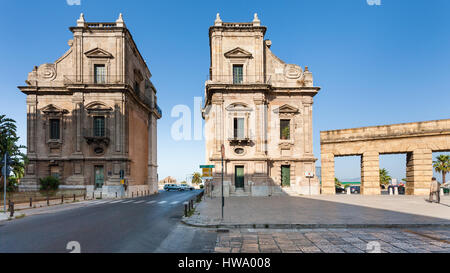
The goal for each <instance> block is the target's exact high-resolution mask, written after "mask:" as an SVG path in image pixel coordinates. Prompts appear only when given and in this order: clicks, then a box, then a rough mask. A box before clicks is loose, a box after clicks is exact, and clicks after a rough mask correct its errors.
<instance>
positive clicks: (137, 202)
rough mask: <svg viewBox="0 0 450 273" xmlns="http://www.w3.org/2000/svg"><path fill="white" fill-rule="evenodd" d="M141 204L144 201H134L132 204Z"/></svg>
mask: <svg viewBox="0 0 450 273" xmlns="http://www.w3.org/2000/svg"><path fill="white" fill-rule="evenodd" d="M143 202H145V200H141V201H136V202H134V203H133V204H139V203H143Z"/></svg>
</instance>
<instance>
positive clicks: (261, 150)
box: [203, 14, 320, 196]
mask: <svg viewBox="0 0 450 273" xmlns="http://www.w3.org/2000/svg"><path fill="white" fill-rule="evenodd" d="M265 33H266V27H264V26H261V25H260V20H259V19H258V16H257V15H256V14H255V16H254V19H253V21H252V22H249V23H226V22H222V20H221V18H220V16H219V14H217V18H216V20H215V22H214V26H212V27H210V29H209V39H210V48H211V50H210V58H211V65H210V74H209V80H207V81H206V88H205V107H204V109H203V118H204V119H205V135H206V160H207V162H208V163H209V164H213V165H215V169H214V178H213V182H212V183H213V185H215V188H214V191H213V192H214V194H215V195H219V194H220V190H219V188H220V181H221V146H222V144H223V145H224V147H225V172H224V176H225V178H224V185H225V190H224V191H225V196H228V195H235V196H238V195H243V196H250V195H251V196H268V195H275V194H282V193H288V194H310V193H311V194H318V193H319V182H318V180H317V178H312V179H308V178H307V177H306V176H305V173H306V172H314V170H315V161H316V158H314V155H313V143H312V104H313V97H314V96H315V95H316V94H317V93H318V91H319V90H320V88H319V87H315V86H314V85H313V77H312V73H311V72H310V71H308V68H307V67H305V69H302V68H301V67H300V66H298V65H295V64H287V63H284V62H283V61H281V60H280V59H279V58H278V57H276V56H275V55H274V54H273V53H272V51H271V50H270V47H271V44H272V43H271V41H270V40H264V35H265Z"/></svg>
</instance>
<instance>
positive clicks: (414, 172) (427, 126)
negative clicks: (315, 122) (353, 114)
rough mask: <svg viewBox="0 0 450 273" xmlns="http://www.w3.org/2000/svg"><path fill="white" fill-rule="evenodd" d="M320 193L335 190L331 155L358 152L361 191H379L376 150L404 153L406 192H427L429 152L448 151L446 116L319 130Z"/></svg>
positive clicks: (449, 125)
mask: <svg viewBox="0 0 450 273" xmlns="http://www.w3.org/2000/svg"><path fill="white" fill-rule="evenodd" d="M320 150H321V161H322V193H323V194H335V193H336V191H335V186H334V177H335V175H334V158H335V157H336V156H352V155H358V156H361V194H365V195H374V194H380V177H379V171H380V163H379V155H380V154H400V153H405V154H406V194H409V195H427V194H429V193H430V183H431V177H432V176H433V158H432V153H433V152H447V151H450V119H443V120H433V121H425V122H413V123H402V124H392V125H383V126H372V127H362V128H353V129H344V130H333V131H323V132H320Z"/></svg>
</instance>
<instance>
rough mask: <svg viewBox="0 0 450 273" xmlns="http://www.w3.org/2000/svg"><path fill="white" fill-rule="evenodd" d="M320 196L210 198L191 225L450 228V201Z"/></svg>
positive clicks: (215, 226)
mask: <svg viewBox="0 0 450 273" xmlns="http://www.w3.org/2000/svg"><path fill="white" fill-rule="evenodd" d="M425 198H426V197H425V196H401V195H397V196H363V195H334V196H332V195H328V196H327V195H318V196H302V197H285V196H273V197H229V198H225V208H224V219H223V220H221V206H220V198H214V199H210V198H208V197H206V198H205V199H204V200H203V201H202V202H201V203H200V204H198V206H197V207H196V211H195V214H194V215H193V216H191V217H189V218H183V220H182V221H183V222H184V223H185V224H187V225H191V226H197V227H212V228H279V229H282V228H369V227H373V228H377V227H382V228H395V227H399V228H405V227H410V228H414V227H428V226H431V227H439V226H440V227H450V197H449V196H443V197H441V204H436V203H428V202H426V201H425Z"/></svg>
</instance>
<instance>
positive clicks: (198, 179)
mask: <svg viewBox="0 0 450 273" xmlns="http://www.w3.org/2000/svg"><path fill="white" fill-rule="evenodd" d="M200 183H202V175H201V174H200V173H199V172H195V173H194V174H193V175H192V184H197V185H198V184H200Z"/></svg>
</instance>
